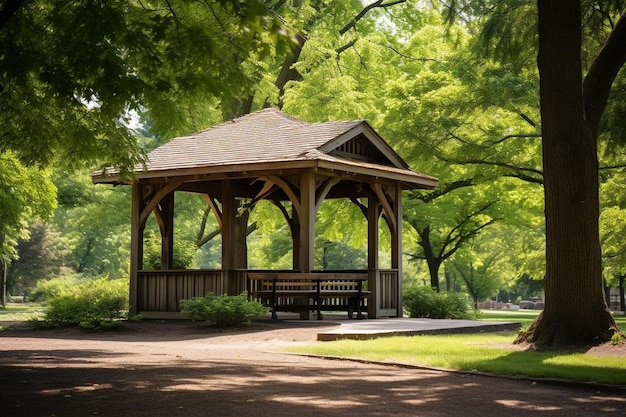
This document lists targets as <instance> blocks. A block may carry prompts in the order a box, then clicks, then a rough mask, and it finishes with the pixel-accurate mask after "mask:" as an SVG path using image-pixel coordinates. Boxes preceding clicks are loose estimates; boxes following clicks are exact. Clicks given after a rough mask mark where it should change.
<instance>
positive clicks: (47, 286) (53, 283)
mask: <svg viewBox="0 0 626 417" xmlns="http://www.w3.org/2000/svg"><path fill="white" fill-rule="evenodd" d="M85 280H86V278H85V277H83V276H81V275H65V276H60V277H55V278H51V279H42V280H39V281H37V284H36V285H35V288H33V289H32V290H31V292H30V296H29V300H30V301H38V302H45V301H47V300H48V299H50V298H53V297H58V296H59V295H61V294H63V293H66V292H67V291H69V290H70V289H71V288H74V287H76V286H77V285H80V284H81V283H82V282H84V281H85Z"/></svg>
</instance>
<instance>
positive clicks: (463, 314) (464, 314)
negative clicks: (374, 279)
mask: <svg viewBox="0 0 626 417" xmlns="http://www.w3.org/2000/svg"><path fill="white" fill-rule="evenodd" d="M403 304H404V309H405V311H406V312H407V314H408V316H409V317H428V318H431V319H469V318H473V313H472V308H471V305H470V302H469V300H468V298H467V297H466V296H465V295H464V294H459V293H453V292H447V293H437V292H435V290H433V289H432V288H430V287H427V286H423V287H411V288H408V289H407V290H406V291H405V292H404V302H403Z"/></svg>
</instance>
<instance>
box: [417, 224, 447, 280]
mask: <svg viewBox="0 0 626 417" xmlns="http://www.w3.org/2000/svg"><path fill="white" fill-rule="evenodd" d="M417 233H418V235H419V236H420V239H421V242H419V243H420V245H421V246H422V249H424V258H425V259H426V264H427V265H428V272H429V274H430V286H431V287H432V288H433V289H434V290H435V291H437V292H441V287H440V286H439V268H440V267H441V263H442V259H441V258H439V257H437V256H435V253H434V251H433V247H432V245H431V243H430V226H426V227H425V228H424V229H423V230H421V231H419V230H418V232H417Z"/></svg>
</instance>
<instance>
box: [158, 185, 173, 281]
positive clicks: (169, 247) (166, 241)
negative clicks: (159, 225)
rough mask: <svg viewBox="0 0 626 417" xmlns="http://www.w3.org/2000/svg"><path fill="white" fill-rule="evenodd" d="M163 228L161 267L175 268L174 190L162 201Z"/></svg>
mask: <svg viewBox="0 0 626 417" xmlns="http://www.w3.org/2000/svg"><path fill="white" fill-rule="evenodd" d="M160 205H161V215H162V220H163V229H162V230H161V269H162V270H167V269H173V268H174V266H173V264H174V191H172V192H171V193H169V194H168V195H167V196H166V197H164V198H163V199H162V200H161V202H160Z"/></svg>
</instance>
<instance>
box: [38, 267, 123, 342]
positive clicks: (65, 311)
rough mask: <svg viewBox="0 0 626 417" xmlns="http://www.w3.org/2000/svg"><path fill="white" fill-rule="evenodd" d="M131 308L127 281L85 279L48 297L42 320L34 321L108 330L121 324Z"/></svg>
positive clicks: (56, 325) (54, 325) (49, 325)
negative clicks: (129, 307) (129, 306)
mask: <svg viewBox="0 0 626 417" xmlns="http://www.w3.org/2000/svg"><path fill="white" fill-rule="evenodd" d="M127 310H128V281H127V280H125V279H115V280H110V279H108V278H107V277H102V278H98V279H95V280H85V281H83V282H81V283H80V284H78V285H76V286H73V287H71V288H67V289H65V290H61V291H60V293H59V294H58V295H55V296H52V297H51V298H49V299H48V309H47V310H46V315H45V318H44V320H43V321H41V322H39V321H33V324H35V325H36V326H39V327H58V326H67V325H79V326H80V327H82V328H84V329H88V330H107V329H112V328H115V327H119V326H120V325H121V321H120V320H121V319H123V318H126V315H127Z"/></svg>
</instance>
